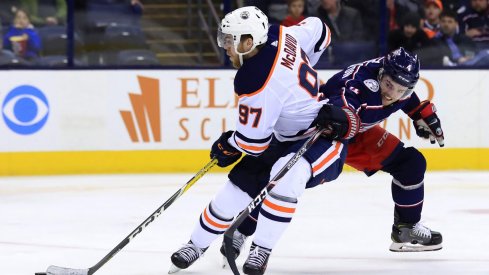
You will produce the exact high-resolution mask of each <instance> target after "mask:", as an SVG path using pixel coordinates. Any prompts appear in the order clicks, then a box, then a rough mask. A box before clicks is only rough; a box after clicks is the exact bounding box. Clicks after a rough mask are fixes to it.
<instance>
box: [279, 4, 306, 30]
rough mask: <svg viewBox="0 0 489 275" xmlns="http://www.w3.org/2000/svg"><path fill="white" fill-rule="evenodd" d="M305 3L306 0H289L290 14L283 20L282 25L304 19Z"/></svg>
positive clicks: (287, 25) (290, 24)
mask: <svg viewBox="0 0 489 275" xmlns="http://www.w3.org/2000/svg"><path fill="white" fill-rule="evenodd" d="M304 4H305V0H287V5H288V7H289V8H288V10H289V14H288V15H287V16H286V17H285V19H284V20H283V21H282V25H284V26H286V27H289V26H293V25H297V24H299V23H300V22H301V21H302V20H304V18H305V17H304V15H303V13H304Z"/></svg>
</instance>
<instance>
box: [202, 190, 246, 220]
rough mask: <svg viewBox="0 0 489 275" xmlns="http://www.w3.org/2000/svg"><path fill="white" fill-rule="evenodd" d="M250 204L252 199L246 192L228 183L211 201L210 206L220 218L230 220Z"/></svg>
mask: <svg viewBox="0 0 489 275" xmlns="http://www.w3.org/2000/svg"><path fill="white" fill-rule="evenodd" d="M250 202H251V197H250V196H249V195H248V194H247V193H246V192H244V191H243V190H241V189H240V188H239V187H237V186H236V185H234V184H233V183H232V182H231V181H228V182H226V184H225V185H224V187H223V188H222V189H221V190H220V191H219V192H218V193H217V195H216V196H215V197H214V199H213V200H212V201H211V204H210V206H211V207H212V211H213V213H214V214H215V215H216V216H218V217H219V218H222V219H230V218H233V217H234V216H236V215H237V214H238V213H239V212H240V211H242V210H243V209H244V208H245V207H246V206H247V205H248V204H249V203H250Z"/></svg>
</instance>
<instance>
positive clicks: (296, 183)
mask: <svg viewBox="0 0 489 275" xmlns="http://www.w3.org/2000/svg"><path fill="white" fill-rule="evenodd" d="M293 155H294V154H293V153H290V154H288V155H287V156H285V157H282V158H280V159H279V160H278V161H277V162H276V163H275V164H274V165H273V167H272V172H271V174H270V178H273V177H274V176H275V175H276V174H277V173H278V172H279V171H280V169H282V167H284V165H285V164H286V163H287V161H289V160H290V158H291V157H292V156H293ZM310 178H311V164H309V162H308V161H307V160H306V159H304V158H300V159H299V160H298V161H297V162H296V163H295V164H294V166H292V168H291V169H290V170H289V171H288V172H287V173H286V174H285V175H284V176H283V177H282V178H281V179H280V180H279V182H278V183H277V185H276V186H275V187H274V188H273V193H274V194H276V195H278V196H281V197H285V198H294V199H297V198H299V197H300V196H301V195H302V193H304V190H305V188H306V183H307V182H308V181H309V179H310Z"/></svg>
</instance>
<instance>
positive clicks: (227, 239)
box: [224, 127, 324, 275]
mask: <svg viewBox="0 0 489 275" xmlns="http://www.w3.org/2000/svg"><path fill="white" fill-rule="evenodd" d="M323 131H324V128H322V127H320V128H318V129H317V130H316V131H315V132H314V133H313V134H312V136H311V137H309V138H308V139H307V141H306V142H305V143H304V144H303V145H302V146H301V148H299V150H298V151H297V152H296V153H295V154H294V155H293V156H292V158H291V159H290V160H289V161H288V162H287V163H286V164H285V165H284V167H282V169H280V171H278V173H277V175H275V176H274V177H273V178H272V179H271V180H270V182H268V184H267V185H266V186H265V187H264V188H263V189H262V190H261V191H260V194H259V195H258V196H257V197H256V198H255V199H254V200H253V201H252V202H251V203H250V204H249V205H248V206H247V207H246V209H245V210H243V212H241V213H240V214H239V215H238V216H237V217H236V219H235V220H234V222H233V223H232V224H231V226H229V228H228V229H227V230H226V232H224V248H225V249H226V259H227V261H228V263H229V267H230V268H231V270H232V271H233V274H234V275H240V274H239V271H238V267H237V266H236V258H235V253H234V249H233V236H234V232H235V231H236V229H238V227H239V225H240V224H241V223H242V222H243V221H244V220H245V219H246V217H248V215H249V214H250V213H251V211H253V210H254V209H255V208H256V207H258V205H260V203H261V202H262V201H263V200H264V199H265V197H266V196H268V192H270V190H272V189H273V187H275V185H276V184H277V181H279V180H280V179H281V178H282V177H283V176H284V175H285V174H286V173H287V172H288V171H290V169H291V168H292V166H294V164H295V163H296V162H297V161H298V160H299V159H300V158H301V157H302V156H303V155H304V154H305V153H306V152H307V150H309V148H311V146H312V145H313V144H314V142H316V140H317V139H318V138H319V137H320V136H321V134H322V133H323Z"/></svg>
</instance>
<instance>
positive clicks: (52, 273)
mask: <svg viewBox="0 0 489 275" xmlns="http://www.w3.org/2000/svg"><path fill="white" fill-rule="evenodd" d="M216 163H217V159H215V158H214V159H212V160H211V161H209V162H208V163H207V164H206V165H205V166H204V168H202V169H201V170H200V171H199V172H197V174H195V175H194V176H193V177H192V178H191V179H190V180H189V181H187V183H185V184H184V185H183V186H182V187H181V188H180V189H178V191H177V192H176V193H175V194H173V196H171V197H170V198H169V199H168V200H167V201H165V203H163V205H161V206H160V207H159V208H158V209H156V211H155V212H153V214H151V216H149V217H148V218H147V219H146V220H145V221H144V222H143V223H141V224H140V225H139V226H138V227H137V228H136V229H134V231H132V232H131V234H129V235H128V236H127V237H126V238H125V239H124V240H122V241H121V242H120V243H119V244H118V245H117V246H116V247H114V249H112V250H111V251H110V252H109V253H108V254H107V255H105V257H104V258H103V259H102V260H100V261H99V262H98V263H97V264H95V265H94V266H92V267H90V268H88V269H73V268H67V267H59V266H54V265H51V266H49V267H48V269H47V271H46V272H40V273H35V275H92V274H93V273H95V272H96V271H97V270H99V268H100V267H102V266H103V265H104V264H106V263H107V262H108V261H109V260H110V259H112V257H114V256H115V255H116V254H117V253H118V252H119V251H120V250H121V249H122V248H124V247H125V246H126V245H127V244H128V243H129V242H130V241H132V239H134V238H135V237H136V236H137V235H138V234H139V233H141V231H143V229H145V228H146V226H148V225H149V224H150V223H152V222H153V221H154V220H155V219H156V218H158V217H159V216H160V215H161V212H163V211H165V210H166V209H167V208H168V207H169V206H170V205H171V204H172V203H173V202H175V201H176V200H177V199H178V198H179V197H180V196H181V195H183V193H185V192H186V191H187V190H188V189H189V188H190V187H192V185H194V183H196V182H197V181H198V180H199V179H200V178H202V176H204V175H205V174H206V173H207V172H208V171H209V170H210V169H211V168H212V167H213V166H214V165H215V164H216Z"/></svg>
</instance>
